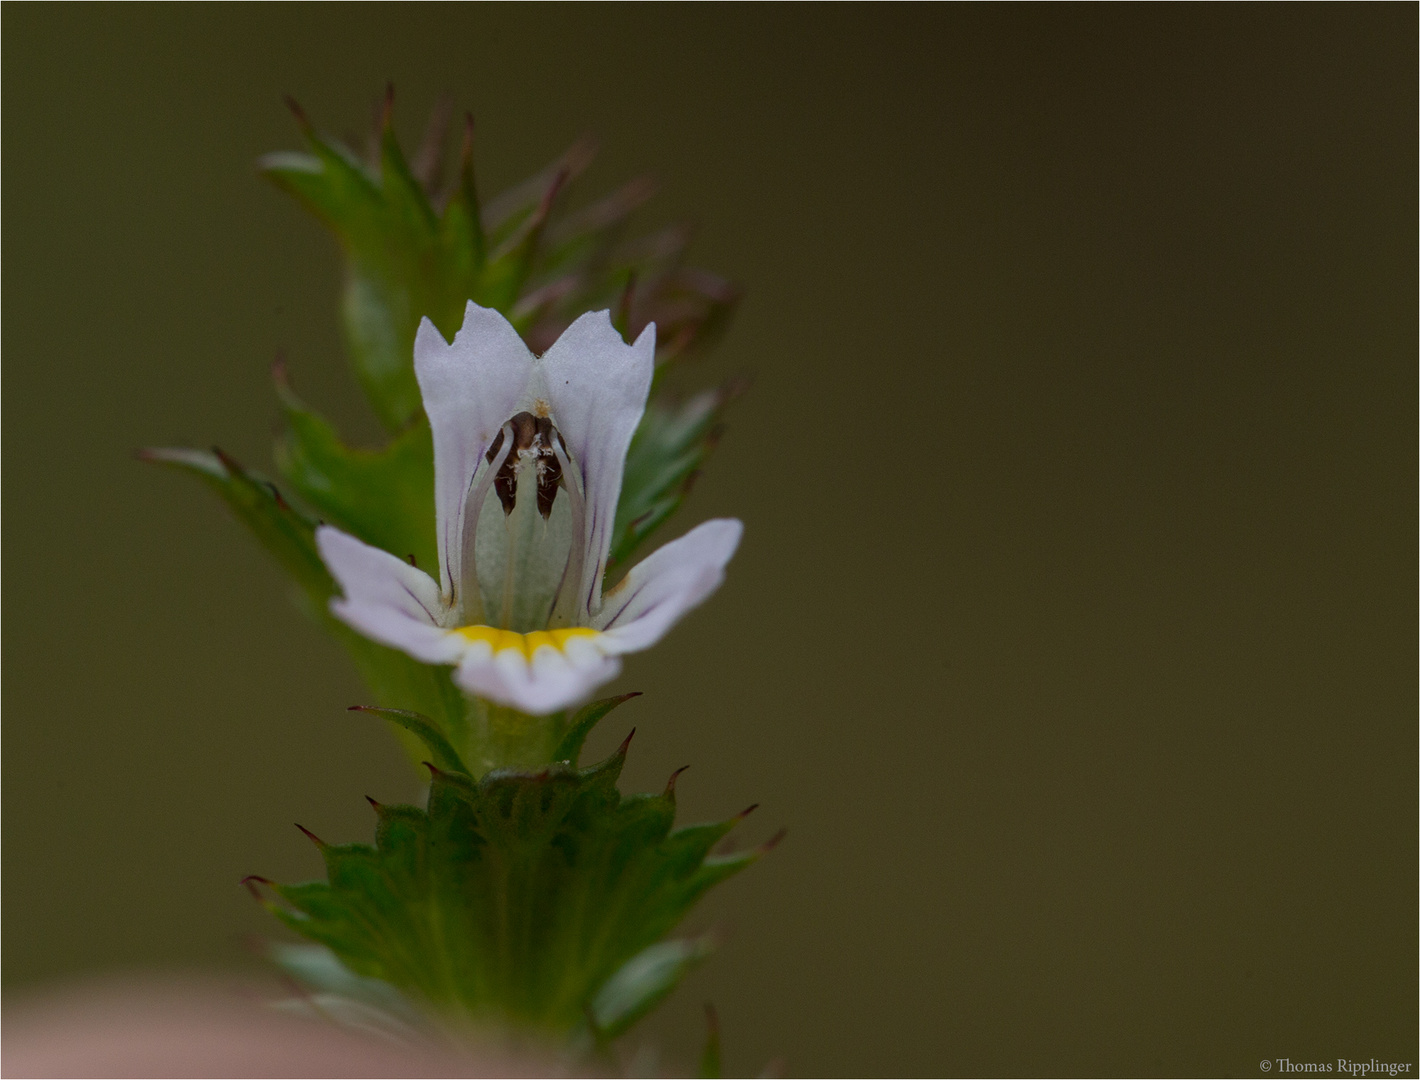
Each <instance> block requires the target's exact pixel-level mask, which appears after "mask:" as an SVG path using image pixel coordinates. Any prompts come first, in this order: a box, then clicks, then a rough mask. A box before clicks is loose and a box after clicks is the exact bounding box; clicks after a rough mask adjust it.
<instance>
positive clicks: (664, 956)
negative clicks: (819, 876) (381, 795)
mask: <svg viewBox="0 0 1420 1080" xmlns="http://www.w3.org/2000/svg"><path fill="white" fill-rule="evenodd" d="M603 704H604V705H605V706H606V708H609V707H610V705H611V704H614V702H612V703H603ZM606 708H602V709H600V710H599V711H600V712H603V713H604V712H605V711H606ZM431 730H432V728H428V729H426V730H425V731H422V732H421V734H422V735H423V736H424V737H425V738H427V739H428V749H429V752H430V754H431V756H433V757H434V758H435V760H436V761H438V762H440V764H439V765H437V766H436V765H433V764H431V765H430V770H431V773H432V779H431V782H430V789H429V799H428V807H427V809H419V808H417V807H414V806H382V805H379V804H375V810H376V813H377V815H378V818H379V822H378V825H377V827H376V832H375V845H374V846H373V847H371V846H369V845H366V844H340V845H335V844H324V843H320V842H319V841H317V843H318V844H319V845H320V850H321V855H322V856H323V858H324V859H325V865H326V873H327V881H325V882H313V883H309V884H303V885H276V884H272V883H266V884H268V885H269V886H270V889H271V891H272V892H274V893H275V895H276V897H277V899H276V900H275V901H268V902H267V903H268V906H269V907H270V908H271V910H272V911H273V912H274V913H275V914H276V915H277V916H278V917H279V918H280V919H282V921H284V922H285V923H286V924H287V925H288V926H290V927H291V928H292V929H293V930H295V931H296V932H298V933H299V934H301V935H303V936H304V937H306V938H308V939H310V940H312V941H315V942H318V943H319V944H321V945H324V946H326V947H327V948H329V949H330V950H331V952H333V953H334V954H335V956H337V957H338V958H339V959H340V961H341V962H342V963H343V964H344V966H345V968H347V969H348V970H349V971H350V972H353V973H355V974H356V975H359V976H364V977H366V978H373V979H379V980H382V981H384V982H386V983H389V984H391V985H393V986H395V987H397V988H398V989H399V990H401V991H402V992H403V993H404V994H405V995H406V996H407V998H408V999H410V1000H411V1001H412V1002H415V1003H418V1004H421V1005H423V1006H424V1011H426V1012H428V1013H431V1014H432V1015H434V1016H435V1017H438V1018H440V1020H441V1021H442V1022H443V1023H444V1024H445V1025H448V1024H451V1023H452V1024H454V1025H455V1026H457V1025H458V1024H459V1023H460V1022H472V1023H474V1024H481V1025H487V1024H490V1023H492V1024H497V1025H500V1026H513V1027H517V1028H528V1029H533V1030H537V1031H541V1032H543V1033H545V1034H549V1035H555V1036H558V1037H567V1036H571V1035H574V1034H576V1033H578V1032H589V1033H590V1034H591V1035H593V1036H594V1037H596V1038H597V1039H598V1040H601V1039H605V1038H610V1037H614V1036H615V1035H617V1034H619V1033H620V1032H621V1031H623V1030H625V1029H626V1028H627V1027H628V1026H629V1025H630V1024H632V1023H633V1022H634V1021H635V1020H636V1019H638V1018H639V1017H640V1016H641V1015H643V1014H644V1013H645V1012H646V1011H647V1010H649V1009H650V1008H651V1007H652V1006H653V1005H655V1004H656V1003H657V1002H658V1001H659V1000H660V999H661V998H662V997H664V996H665V995H666V994H667V993H669V992H670V991H671V990H672V989H673V988H674V987H675V985H676V984H677V983H678V982H679V981H680V979H681V978H682V977H683V976H684V975H685V973H686V972H687V971H689V970H690V968H691V967H693V966H694V965H695V964H696V963H697V962H698V961H699V960H701V959H703V958H704V956H705V955H706V954H707V953H708V951H709V948H710V943H709V942H708V941H707V940H704V939H699V940H680V941H661V940H660V939H661V937H662V936H663V935H664V934H666V933H667V932H668V931H669V930H670V929H671V928H672V927H674V926H675V924H676V923H677V922H679V921H680V919H681V917H682V916H683V915H684V914H685V913H686V911H687V910H688V909H689V908H690V907H691V905H692V904H694V902H695V901H696V900H697V899H698V898H699V897H700V895H701V894H702V893H704V892H705V890H706V889H708V888H710V887H711V886H712V885H714V884H716V883H717V882H720V881H723V880H724V879H725V878H727V877H729V876H730V875H732V874H734V873H736V872H737V871H739V870H741V869H743V868H744V867H745V866H747V865H748V864H749V863H751V862H753V861H755V860H756V859H757V858H759V856H760V855H762V854H763V853H764V851H766V850H767V849H768V847H769V846H771V845H764V846H761V847H759V848H755V849H753V850H750V851H743V852H739V853H736V854H732V855H714V854H711V851H712V848H714V847H715V845H716V844H717V843H718V842H719V841H720V840H721V839H723V838H724V836H725V835H726V834H727V833H728V832H729V831H730V830H731V829H732V828H734V826H735V825H736V824H738V822H739V821H740V820H742V819H743V817H744V814H739V815H736V816H735V817H733V818H730V819H728V820H725V821H719V822H715V823H713V824H708V825H694V826H689V827H683V828H679V829H673V828H672V825H673V823H674V819H675V777H672V778H671V782H670V783H669V784H667V786H666V790H665V791H664V792H663V793H661V794H659V795H633V796H629V797H623V796H622V795H621V794H620V793H619V792H618V791H617V787H616V780H617V776H618V775H619V774H620V772H621V767H622V764H623V762H624V761H625V758H626V748H627V743H629V742H630V737H629V736H628V738H627V740H626V743H623V744H622V746H621V748H620V749H619V750H618V751H617V752H616V753H615V754H613V755H612V756H611V757H610V758H608V759H607V760H605V761H603V762H601V763H600V764H597V765H594V766H591V767H590V768H586V769H579V768H578V767H577V765H576V755H575V753H574V754H573V756H572V757H571V758H570V759H569V760H566V761H561V762H556V763H553V764H550V765H548V766H545V767H544V768H541V769H538V770H535V771H533V770H512V769H500V770H494V771H492V772H489V773H488V774H487V775H485V776H484V777H483V778H482V779H481V780H477V781H475V780H474V779H473V778H472V777H471V776H470V775H469V774H468V773H467V772H466V771H465V770H463V769H461V768H459V767H458V766H459V765H461V762H459V761H458V759H457V756H456V755H455V754H454V753H453V750H452V748H451V747H450V746H449V745H448V744H447V743H446V742H443V741H442V740H441V739H440V738H439V737H438V736H437V734H435V735H433V736H432V737H430V736H429V734H428V732H429V731H431ZM582 734H585V731H583V732H582ZM747 812H748V811H746V813H747ZM771 844H772V842H771ZM258 880H260V879H258Z"/></svg>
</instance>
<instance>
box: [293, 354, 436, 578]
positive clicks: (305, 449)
mask: <svg viewBox="0 0 1420 1080" xmlns="http://www.w3.org/2000/svg"><path fill="white" fill-rule="evenodd" d="M277 390H278V393H279V394H280V398H281V405H282V408H283V410H284V412H285V415H286V430H285V432H284V433H283V434H282V436H281V437H280V438H279V439H278V440H277V443H276V467H277V469H278V470H279V471H280V473H281V477H282V479H283V480H284V481H285V482H286V483H287V484H288V485H289V486H290V489H291V491H292V493H293V494H295V495H296V496H298V497H299V498H300V499H301V501H302V502H304V503H305V504H306V505H308V506H309V507H310V508H311V509H312V510H314V511H315V512H316V513H317V514H318V515H319V516H320V518H321V519H322V520H324V521H326V522H327V523H329V524H331V525H335V526H337V527H338V528H341V529H344V530H345V531H346V532H348V533H350V534H351V535H352V536H357V537H359V538H360V539H361V540H364V541H365V542H366V543H367V544H373V545H374V546H375V547H378V548H383V549H384V550H385V551H390V552H394V553H396V554H398V555H401V556H404V555H408V556H412V557H413V558H414V560H415V564H416V565H418V566H426V567H433V566H436V565H437V564H438V562H437V560H438V557H437V555H436V554H435V551H436V542H435V537H434V457H433V455H434V450H433V442H432V439H431V436H430V433H429V425H428V423H427V422H426V421H423V420H420V421H418V422H416V423H414V424H412V425H411V426H410V427H409V428H407V429H406V430H405V431H403V432H401V433H400V434H399V435H397V436H395V437H394V439H392V440H391V441H390V443H389V445H388V446H386V447H385V448H384V449H382V450H361V449H357V448H352V447H349V446H346V445H345V443H344V442H342V441H341V439H340V436H339V435H337V434H336V431H335V428H334V427H332V426H331V424H330V423H329V421H327V420H325V419H324V418H323V417H321V416H319V415H317V414H316V413H315V412H314V411H313V410H311V409H310V408H308V407H307V406H306V405H305V404H304V403H303V402H302V401H301V400H300V399H299V398H297V397H296V395H295V394H294V393H293V392H292V391H291V389H290V387H289V386H287V385H286V383H285V382H284V380H281V379H278V381H277Z"/></svg>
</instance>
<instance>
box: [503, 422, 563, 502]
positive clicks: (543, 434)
mask: <svg viewBox="0 0 1420 1080" xmlns="http://www.w3.org/2000/svg"><path fill="white" fill-rule="evenodd" d="M507 427H511V428H512V429H513V448H512V449H511V450H509V451H508V456H507V457H506V458H504V459H503V464H502V465H501V466H499V468H498V475H496V476H495V477H493V490H494V491H496V492H497V493H498V501H499V502H500V503H502V504H503V514H504V516H507V515H508V514H511V513H512V512H513V507H514V506H516V505H517V501H518V472H519V471H520V469H523V468H533V469H536V470H537V473H536V475H537V510H538V513H539V514H541V515H542V516H543V518H544V519H546V518H547V516H548V515H549V514H551V513H552V501H553V500H554V499H555V498H557V486H558V484H560V483H561V481H562V465H561V464H560V463H559V462H558V460H557V455H556V453H555V452H554V451H553V449H552V438H553V436H552V421H551V420H549V419H548V418H547V417H545V416H534V415H533V414H532V413H530V412H520V413H518V415H516V416H514V417H513V418H512V419H511V420H509V421H508V423H507V424H506V425H504V428H503V429H500V430H499V432H498V436H497V438H495V439H494V440H493V445H492V446H490V447H489V448H488V453H487V454H485V455H484V456H485V457H486V458H487V459H488V461H489V462H490V463H491V462H493V461H494V460H495V459H496V458H497V457H498V452H499V451H500V450H502V449H503V438H504V435H505V429H506V428H507Z"/></svg>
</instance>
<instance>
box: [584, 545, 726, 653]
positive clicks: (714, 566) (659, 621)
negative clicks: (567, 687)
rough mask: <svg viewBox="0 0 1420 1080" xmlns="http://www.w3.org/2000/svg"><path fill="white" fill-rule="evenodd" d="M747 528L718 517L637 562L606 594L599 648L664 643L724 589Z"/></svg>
mask: <svg viewBox="0 0 1420 1080" xmlns="http://www.w3.org/2000/svg"><path fill="white" fill-rule="evenodd" d="M743 532H744V525H743V524H741V523H740V522H739V521H736V520H735V519H734V518H716V519H715V520H713V521H707V522H704V523H703V524H700V525H697V526H696V527H695V528H693V529H691V530H690V532H688V533H686V534H685V535H684V536H682V537H681V538H680V539H679V540H672V541H671V542H670V543H669V544H666V545H665V546H664V547H662V548H658V549H657V550H656V551H654V552H653V553H652V554H651V555H650V556H649V557H648V558H646V559H644V560H642V561H641V562H639V563H637V564H636V565H635V566H634V567H632V568H631V572H630V573H628V574H627V575H626V577H624V578H622V580H621V581H620V582H618V583H617V586H616V588H614V589H612V590H611V591H610V592H608V593H607V594H606V597H605V604H604V606H603V608H602V610H601V614H600V615H598V616H597V618H596V619H594V620H593V625H594V626H596V627H597V628H598V629H599V630H602V631H603V633H602V635H601V637H600V638H599V639H598V645H599V647H600V648H602V649H603V650H605V651H606V652H609V653H627V652H636V651H637V650H640V649H646V648H649V647H650V646H652V645H654V644H655V643H656V642H658V641H660V640H661V638H663V637H665V635H666V632H667V631H668V630H670V628H671V627H672V626H673V625H675V623H676V622H677V621H679V619H680V618H681V616H682V615H684V614H685V613H686V612H687V611H689V610H690V609H691V608H693V607H695V606H696V605H697V604H699V603H700V602H701V601H702V600H704V599H705V598H706V597H708V596H709V595H710V594H711V593H712V592H714V591H715V590H716V589H718V588H719V587H720V582H722V581H724V580H725V564H726V563H728V562H729V561H730V556H732V555H734V553H735V548H737V547H738V546H739V543H740V536H741V534H743Z"/></svg>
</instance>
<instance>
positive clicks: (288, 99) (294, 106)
mask: <svg viewBox="0 0 1420 1080" xmlns="http://www.w3.org/2000/svg"><path fill="white" fill-rule="evenodd" d="M281 100H282V101H284V102H285V103H286V108H288V109H290V110H291V115H292V116H294V117H295V118H296V123H298V124H300V125H301V130H302V131H305V132H307V133H309V132H310V130H311V121H310V119H309V118H308V117H307V116H306V110H305V109H303V108H301V103H300V102H299V101H297V100H296V99H295V98H293V97H292V96H291V95H290V94H286V95H284V96H283V97H282V99H281Z"/></svg>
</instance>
